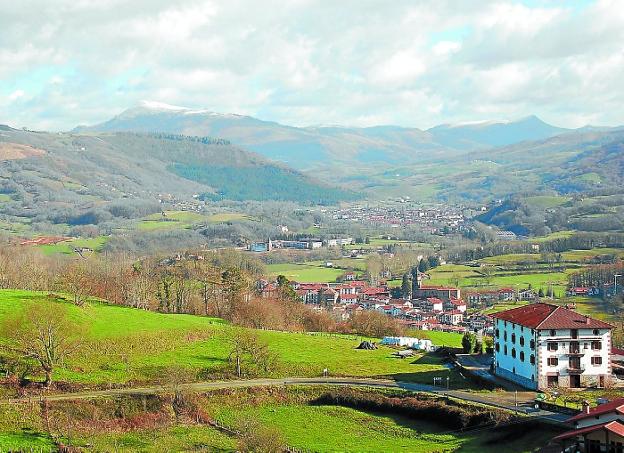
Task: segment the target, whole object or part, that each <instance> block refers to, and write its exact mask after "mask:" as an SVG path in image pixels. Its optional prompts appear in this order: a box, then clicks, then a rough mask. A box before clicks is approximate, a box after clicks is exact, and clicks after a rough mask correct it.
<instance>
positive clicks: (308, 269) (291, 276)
mask: <svg viewBox="0 0 624 453" xmlns="http://www.w3.org/2000/svg"><path fill="white" fill-rule="evenodd" d="M266 267H267V270H268V272H269V274H270V275H272V276H274V277H277V276H278V275H283V276H285V277H286V278H287V279H288V280H293V281H296V282H301V283H309V282H321V283H323V282H325V283H330V282H335V281H336V278H337V277H339V276H341V275H342V274H344V273H345V271H344V270H341V269H335V268H331V267H325V266H324V265H323V264H321V263H320V262H317V263H301V264H298V263H289V264H269V265H267V266H266Z"/></svg>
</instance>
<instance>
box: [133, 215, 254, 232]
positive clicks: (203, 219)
mask: <svg viewBox="0 0 624 453" xmlns="http://www.w3.org/2000/svg"><path fill="white" fill-rule="evenodd" d="M165 215H166V217H163V216H162V214H158V213H156V214H151V215H149V216H147V217H145V218H144V219H143V220H141V221H140V222H139V224H138V226H137V227H138V229H139V230H143V231H155V230H169V229H178V228H189V227H191V226H192V225H196V224H200V223H224V222H233V221H237V220H245V219H249V216H247V215H245V214H240V213H221V214H213V215H204V214H200V213H198V212H193V211H165Z"/></svg>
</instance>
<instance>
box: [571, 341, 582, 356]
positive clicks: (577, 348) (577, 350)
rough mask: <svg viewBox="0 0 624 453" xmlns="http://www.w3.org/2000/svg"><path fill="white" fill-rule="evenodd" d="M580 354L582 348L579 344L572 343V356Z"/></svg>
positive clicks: (576, 342)
mask: <svg viewBox="0 0 624 453" xmlns="http://www.w3.org/2000/svg"><path fill="white" fill-rule="evenodd" d="M580 352H581V348H580V346H579V342H578V341H571V342H570V354H578V353H580Z"/></svg>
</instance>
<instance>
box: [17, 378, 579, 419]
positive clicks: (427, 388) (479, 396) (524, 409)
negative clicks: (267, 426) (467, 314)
mask: <svg viewBox="0 0 624 453" xmlns="http://www.w3.org/2000/svg"><path fill="white" fill-rule="evenodd" d="M288 385H334V386H336V385H337V386H347V387H361V386H364V387H373V388H388V389H403V390H408V391H413V392H426V393H432V394H436V395H447V396H450V397H452V398H456V399H459V400H463V401H467V402H472V403H479V404H483V405H486V406H490V407H496V408H499V409H506V410H511V411H514V410H515V411H517V412H518V413H521V414H525V415H527V416H531V417H539V418H543V419H546V420H549V421H552V422H562V421H564V420H566V419H567V418H569V415H565V414H560V413H557V412H551V411H544V410H536V409H534V408H533V398H534V397H535V393H534V392H518V393H517V394H516V393H515V392H509V391H502V392H500V391H499V392H487V393H480V392H467V391H462V390H446V389H443V388H440V387H433V386H431V385H425V384H415V383H412V382H401V381H392V380H385V379H355V378H285V379H249V380H236V381H207V382H193V383H187V384H180V385H177V386H172V385H156V386H148V387H134V388H121V389H111V390H88V391H81V392H75V393H59V394H49V395H41V396H32V397H25V398H17V399H12V400H9V401H10V402H11V403H24V402H32V401H39V400H40V399H42V398H45V399H46V400H48V401H71V400H83V399H92V398H105V397H111V396H123V395H151V394H157V393H165V392H172V391H174V390H182V391H194V392H203V391H209V390H216V389H231V388H245V387H266V386H288ZM516 401H517V403H518V405H517V406H516Z"/></svg>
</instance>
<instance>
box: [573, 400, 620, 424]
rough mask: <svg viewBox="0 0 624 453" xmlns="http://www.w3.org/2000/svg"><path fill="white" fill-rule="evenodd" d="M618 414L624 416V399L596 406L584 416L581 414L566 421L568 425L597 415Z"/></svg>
mask: <svg viewBox="0 0 624 453" xmlns="http://www.w3.org/2000/svg"><path fill="white" fill-rule="evenodd" d="M614 411H615V412H618V413H619V414H624V398H618V399H616V400H613V401H611V402H609V403H606V404H601V405H600V406H596V407H594V408H592V409H590V410H589V413H588V414H586V413H584V412H581V413H580V414H578V415H575V416H574V417H572V418H570V419H568V420H567V422H568V423H571V422H576V421H578V420H583V419H585V418H591V417H595V416H597V415H602V414H608V413H609V412H614Z"/></svg>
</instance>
